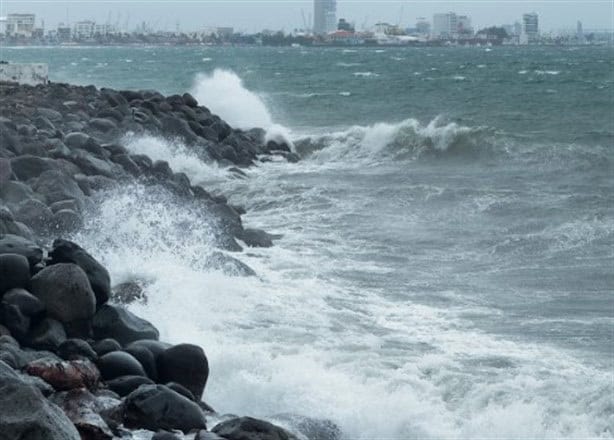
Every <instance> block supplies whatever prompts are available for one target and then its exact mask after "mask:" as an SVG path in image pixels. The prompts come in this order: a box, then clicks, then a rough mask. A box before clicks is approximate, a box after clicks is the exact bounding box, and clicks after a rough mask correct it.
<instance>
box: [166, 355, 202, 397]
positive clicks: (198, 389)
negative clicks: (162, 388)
mask: <svg viewBox="0 0 614 440" xmlns="http://www.w3.org/2000/svg"><path fill="white" fill-rule="evenodd" d="M157 365H158V380H159V381H160V382H162V383H167V382H177V383H179V384H181V385H183V386H184V387H186V388H187V389H188V390H190V392H191V393H192V394H194V396H196V398H198V399H201V398H202V396H203V391H204V389H205V385H206V384H207V378H208V377H209V363H208V361H207V357H206V356H205V352H204V351H203V349H202V348H200V347H198V346H196V345H192V344H179V345H175V346H173V347H171V348H169V349H167V350H165V351H164V352H163V353H161V354H160V355H159V356H158V358H157Z"/></svg>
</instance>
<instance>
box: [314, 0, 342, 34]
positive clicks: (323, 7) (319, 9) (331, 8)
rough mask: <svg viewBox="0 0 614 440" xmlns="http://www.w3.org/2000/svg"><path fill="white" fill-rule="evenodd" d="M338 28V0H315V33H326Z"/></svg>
mask: <svg viewBox="0 0 614 440" xmlns="http://www.w3.org/2000/svg"><path fill="white" fill-rule="evenodd" d="M336 29H337V0H313V33H314V34H316V35H325V34H328V33H329V32H334V31H335V30H336Z"/></svg>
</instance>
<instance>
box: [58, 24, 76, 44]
mask: <svg viewBox="0 0 614 440" xmlns="http://www.w3.org/2000/svg"><path fill="white" fill-rule="evenodd" d="M71 35H72V31H71V29H70V26H67V25H64V23H60V24H59V25H58V27H57V29H56V36H57V39H58V40H60V41H69V40H70V36H71Z"/></svg>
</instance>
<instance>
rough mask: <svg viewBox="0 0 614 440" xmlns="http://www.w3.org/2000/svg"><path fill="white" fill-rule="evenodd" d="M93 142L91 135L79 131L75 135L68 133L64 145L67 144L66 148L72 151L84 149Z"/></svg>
mask: <svg viewBox="0 0 614 440" xmlns="http://www.w3.org/2000/svg"><path fill="white" fill-rule="evenodd" d="M91 140H92V138H91V137H90V136H89V135H87V134H85V133H82V132H79V131H77V132H73V133H68V134H67V135H66V137H65V138H64V144H66V146H67V147H68V148H70V149H75V148H83V147H85V145H87V144H88V143H89V142H90V141H91Z"/></svg>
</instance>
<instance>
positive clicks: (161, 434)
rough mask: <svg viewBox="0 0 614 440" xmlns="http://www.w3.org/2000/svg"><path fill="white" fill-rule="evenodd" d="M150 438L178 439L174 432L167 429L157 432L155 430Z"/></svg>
mask: <svg viewBox="0 0 614 440" xmlns="http://www.w3.org/2000/svg"><path fill="white" fill-rule="evenodd" d="M151 440H180V439H179V437H177V436H176V435H175V434H172V433H170V432H168V431H159V432H156V433H155V434H154V435H153V436H152V437H151Z"/></svg>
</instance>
